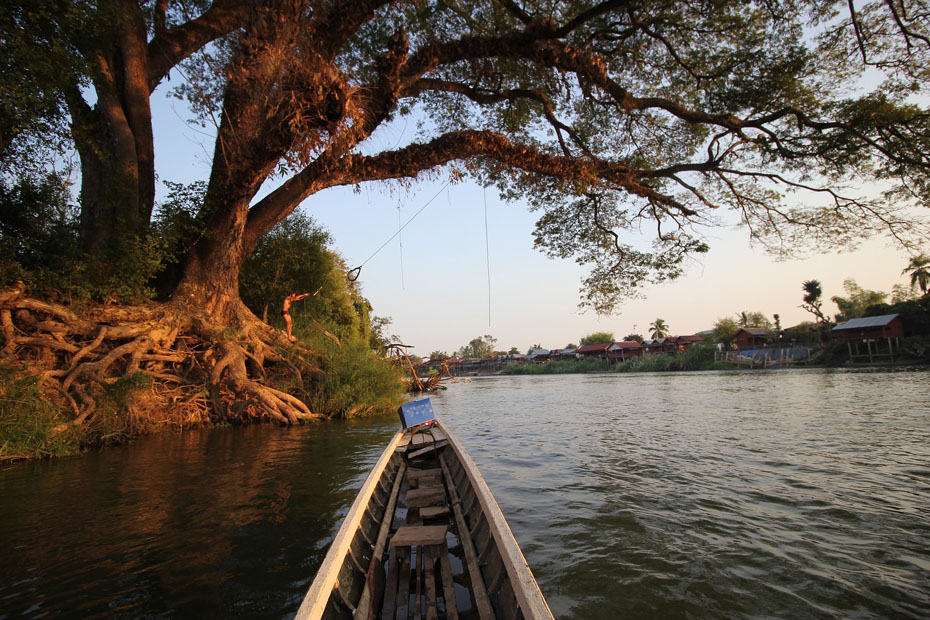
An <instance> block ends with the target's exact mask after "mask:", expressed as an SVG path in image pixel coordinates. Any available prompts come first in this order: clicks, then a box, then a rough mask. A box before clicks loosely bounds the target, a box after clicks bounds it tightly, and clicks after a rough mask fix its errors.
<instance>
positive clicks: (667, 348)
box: [643, 334, 704, 353]
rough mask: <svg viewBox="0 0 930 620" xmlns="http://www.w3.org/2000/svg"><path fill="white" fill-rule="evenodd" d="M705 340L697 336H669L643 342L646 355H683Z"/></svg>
mask: <svg viewBox="0 0 930 620" xmlns="http://www.w3.org/2000/svg"><path fill="white" fill-rule="evenodd" d="M699 342H704V339H703V338H701V337H700V336H698V335H697V334H694V335H691V336H669V337H668V338H657V339H655V340H646V341H645V342H643V348H644V350H645V352H646V353H682V352H684V351H685V350H687V349H689V348H691V347H692V346H694V345H695V344H697V343H699Z"/></svg>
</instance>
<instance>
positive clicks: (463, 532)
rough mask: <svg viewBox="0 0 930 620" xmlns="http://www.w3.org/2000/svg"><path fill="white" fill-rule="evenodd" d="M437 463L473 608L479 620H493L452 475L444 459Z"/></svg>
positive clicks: (441, 456)
mask: <svg viewBox="0 0 930 620" xmlns="http://www.w3.org/2000/svg"><path fill="white" fill-rule="evenodd" d="M439 463H440V465H442V472H443V474H444V475H445V476H446V480H447V481H448V482H449V493H450V495H451V500H452V514H453V515H455V523H456V528H457V529H458V535H459V542H460V543H461V544H462V549H463V550H464V551H465V565H466V567H467V569H468V577H469V581H470V582H471V592H472V596H474V598H475V606H476V607H477V608H478V616H479V617H480V618H481V620H494V611H493V609H492V608H491V600H490V599H489V598H488V592H487V590H486V589H485V587H484V579H482V577H481V569H480V568H479V567H478V557H477V555H476V553H475V545H474V543H473V542H472V540H471V534H470V533H469V532H468V526H467V525H466V524H465V517H464V515H462V506H461V501H460V500H459V497H458V491H456V489H455V487H454V486H452V473H451V472H450V471H449V466H448V465H447V464H446V458H445V456H443V455H441V454H440V455H439Z"/></svg>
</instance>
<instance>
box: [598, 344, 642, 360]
mask: <svg viewBox="0 0 930 620" xmlns="http://www.w3.org/2000/svg"><path fill="white" fill-rule="evenodd" d="M643 351H644V349H643V345H641V344H640V343H639V342H637V341H635V340H631V341H623V342H615V343H613V344H612V345H610V348H609V349H607V357H608V358H610V359H612V360H617V361H621V362H622V361H623V360H628V359H630V358H631V357H639V356H641V355H642V354H643Z"/></svg>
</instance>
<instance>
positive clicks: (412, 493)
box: [296, 423, 552, 620]
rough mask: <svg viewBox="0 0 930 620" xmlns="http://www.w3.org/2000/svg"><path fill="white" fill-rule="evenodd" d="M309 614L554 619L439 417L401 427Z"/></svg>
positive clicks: (327, 564)
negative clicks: (426, 426) (424, 424)
mask: <svg viewBox="0 0 930 620" xmlns="http://www.w3.org/2000/svg"><path fill="white" fill-rule="evenodd" d="M296 618H298V619H299V620H305V619H314V620H316V619H318V618H325V619H327V620H330V619H349V618H355V619H366V620H367V619H369V618H397V619H399V620H405V619H408V618H410V619H420V618H423V619H431V618H437V619H440V618H449V619H453V620H455V619H458V618H479V619H480V620H490V619H491V618H504V619H507V620H516V619H520V618H524V619H540V620H545V619H551V618H552V613H551V612H550V611H549V607H548V605H547V604H546V601H545V599H544V598H543V595H542V593H541V592H540V590H539V586H538V585H537V584H536V580H535V578H534V577H533V574H532V572H531V571H530V569H529V566H528V565H527V563H526V560H525V559H524V557H523V553H522V552H521V551H520V548H519V546H518V545H517V542H516V540H515V539H514V537H513V534H512V532H511V531H510V527H509V526H508V525H507V522H506V520H505V519H504V516H503V514H502V513H501V510H500V507H499V506H498V505H497V502H496V501H495V500H494V497H493V496H492V495H491V492H490V490H489V489H488V486H487V483H486V482H485V480H484V478H483V477H482V476H481V474H480V472H479V471H478V469H477V467H476V466H475V464H474V462H473V461H472V460H471V457H469V456H468V453H467V452H465V449H464V448H463V447H462V445H461V444H460V443H459V442H458V441H457V440H456V438H455V437H454V436H453V435H452V434H451V433H450V432H449V430H448V429H447V428H446V427H444V426H443V425H442V424H441V423H435V424H434V425H433V426H431V427H430V428H429V429H427V430H424V429H419V430H418V431H416V432H411V430H410V429H408V430H407V431H404V432H400V433H397V434H396V435H395V436H394V437H393V438H392V440H391V441H390V442H389V444H388V446H387V448H386V449H385V451H384V453H383V454H382V455H381V457H380V458H379V459H378V462H377V463H376V464H375V466H374V468H373V469H372V472H371V474H370V475H369V476H368V478H367V479H366V481H365V483H364V484H363V485H362V489H361V490H360V491H359V495H358V497H356V499H355V502H354V503H353V504H352V507H351V509H350V510H349V514H348V515H346V518H345V520H344V522H343V524H342V527H340V529H339V532H338V533H337V534H336V537H335V538H334V539H333V543H332V545H331V546H330V549H329V552H328V553H327V554H326V557H325V558H324V560H323V564H322V565H321V566H320V569H319V571H318V572H317V575H316V578H315V579H314V581H313V583H312V585H311V586H310V589H309V590H308V592H307V595H306V596H305V597H304V600H303V603H302V604H301V606H300V609H299V610H298V612H297V616H296Z"/></svg>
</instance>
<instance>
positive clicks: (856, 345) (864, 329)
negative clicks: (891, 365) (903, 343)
mask: <svg viewBox="0 0 930 620" xmlns="http://www.w3.org/2000/svg"><path fill="white" fill-rule="evenodd" d="M831 332H832V334H833V338H834V339H835V340H836V341H837V342H845V343H846V346H847V347H848V348H849V359H850V361H851V362H853V363H855V362H856V361H857V360H862V361H865V360H868V361H869V363H872V362H874V361H875V358H883V357H887V358H889V360H890V361H892V362H894V350H895V349H896V348H897V344H898V338H901V337H903V336H904V322H903V321H902V320H901V315H899V314H882V315H880V316H869V317H864V318H861V319H850V320H848V321H846V322H845V323H840V324H839V325H837V326H836V327H834V328H833V329H832V330H831Z"/></svg>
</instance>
